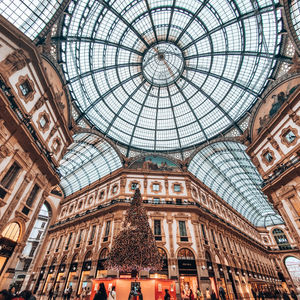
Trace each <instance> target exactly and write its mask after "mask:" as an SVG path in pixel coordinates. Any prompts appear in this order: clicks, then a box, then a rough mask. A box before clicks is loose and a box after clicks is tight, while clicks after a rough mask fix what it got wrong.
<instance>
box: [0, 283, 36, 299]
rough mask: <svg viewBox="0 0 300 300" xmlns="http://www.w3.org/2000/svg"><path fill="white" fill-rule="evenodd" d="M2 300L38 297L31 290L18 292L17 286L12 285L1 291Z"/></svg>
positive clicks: (0, 297)
mask: <svg viewBox="0 0 300 300" xmlns="http://www.w3.org/2000/svg"><path fill="white" fill-rule="evenodd" d="M0 300H36V297H35V296H34V295H33V294H32V292H31V291H29V290H23V291H22V292H20V293H17V290H16V287H15V286H14V285H11V286H10V288H9V289H8V290H2V291H0Z"/></svg>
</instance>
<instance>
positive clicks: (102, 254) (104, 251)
mask: <svg viewBox="0 0 300 300" xmlns="http://www.w3.org/2000/svg"><path fill="white" fill-rule="evenodd" d="M107 256H108V250H107V248H104V249H102V251H101V253H100V255H99V259H106V258H107Z"/></svg>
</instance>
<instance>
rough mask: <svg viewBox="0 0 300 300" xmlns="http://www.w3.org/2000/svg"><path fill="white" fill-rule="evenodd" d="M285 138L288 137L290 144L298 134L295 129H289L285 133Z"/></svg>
mask: <svg viewBox="0 0 300 300" xmlns="http://www.w3.org/2000/svg"><path fill="white" fill-rule="evenodd" d="M284 138H285V139H286V141H287V142H288V143H289V144H290V143H292V142H293V141H294V140H295V138H296V135H295V134H294V133H293V131H291V130H289V131H288V132H287V133H286V134H285V135H284Z"/></svg>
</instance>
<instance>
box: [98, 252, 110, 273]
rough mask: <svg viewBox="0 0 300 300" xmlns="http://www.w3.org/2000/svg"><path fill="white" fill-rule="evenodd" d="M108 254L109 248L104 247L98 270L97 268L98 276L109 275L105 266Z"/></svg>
mask: <svg viewBox="0 0 300 300" xmlns="http://www.w3.org/2000/svg"><path fill="white" fill-rule="evenodd" d="M107 256H108V249H107V248H103V249H102V251H101V252H100V255H99V259H98V263H97V270H96V278H104V277H106V275H107V270H106V269H105V267H104V263H105V261H106V260H107Z"/></svg>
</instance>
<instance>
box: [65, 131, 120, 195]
mask: <svg viewBox="0 0 300 300" xmlns="http://www.w3.org/2000/svg"><path fill="white" fill-rule="evenodd" d="M73 138H74V143H73V144H72V145H70V146H69V148H68V151H67V153H66V154H65V156H64V157H63V159H62V160H61V163H60V167H59V171H60V174H61V182H60V186H61V188H62V190H63V192H64V194H65V196H68V195H70V194H72V193H74V192H76V191H78V190H80V189H82V188H84V187H85V186H87V185H89V184H91V183H93V182H95V181H96V180H98V179H100V178H102V177H104V176H105V175H107V174H110V173H111V172H113V171H115V170H117V169H118V168H120V167H121V166H122V163H121V160H120V157H119V155H118V154H117V152H116V151H115V150H114V149H113V147H112V146H111V145H110V144H109V143H108V142H107V141H105V140H104V139H103V138H101V137H99V136H98V135H95V134H92V133H78V134H75V135H74V136H73Z"/></svg>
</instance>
